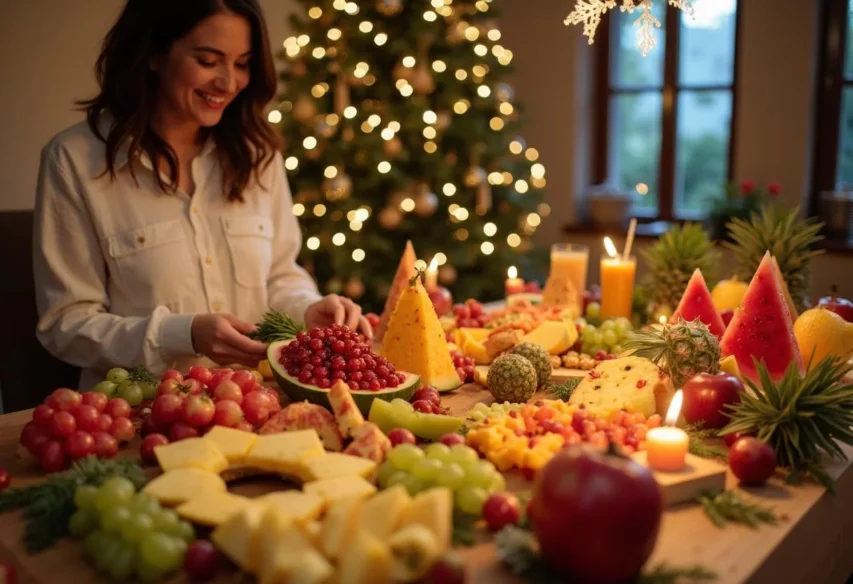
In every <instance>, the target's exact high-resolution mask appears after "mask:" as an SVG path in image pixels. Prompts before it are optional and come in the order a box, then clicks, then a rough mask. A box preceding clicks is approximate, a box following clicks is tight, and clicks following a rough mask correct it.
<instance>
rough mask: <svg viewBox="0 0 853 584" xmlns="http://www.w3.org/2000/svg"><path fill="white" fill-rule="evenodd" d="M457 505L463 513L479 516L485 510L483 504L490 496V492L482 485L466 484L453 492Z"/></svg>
mask: <svg viewBox="0 0 853 584" xmlns="http://www.w3.org/2000/svg"><path fill="white" fill-rule="evenodd" d="M453 497H454V499H455V501H456V507H458V508H459V510H460V511H462V512H463V513H468V514H469V515H475V516H477V517H479V516H480V514H481V513H482V512H483V505H484V504H485V503H486V499H488V498H489V493H488V492H487V491H486V489H483V488H481V487H470V486H464V487H462V488H461V489H459V490H457V491H455V492H454V493H453Z"/></svg>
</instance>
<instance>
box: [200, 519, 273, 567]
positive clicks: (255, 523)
mask: <svg viewBox="0 0 853 584" xmlns="http://www.w3.org/2000/svg"><path fill="white" fill-rule="evenodd" d="M263 513H264V508H263V507H262V506H260V505H248V506H246V507H244V508H243V510H242V511H239V512H237V513H235V514H234V515H232V516H231V517H230V518H229V519H228V520H227V521H225V522H224V523H223V524H222V525H220V526H219V527H217V528H216V529H214V530H213V533H211V534H210V539H211V540H212V541H213V543H215V544H216V547H218V548H219V549H220V550H222V553H224V554H225V555H226V556H228V558H229V559H230V560H231V561H232V562H234V563H235V564H237V565H238V566H240V568H241V569H242V570H244V571H249V556H250V553H251V548H252V538H253V537H254V534H255V533H256V532H257V530H258V527H259V526H260V524H261V517H262V516H263Z"/></svg>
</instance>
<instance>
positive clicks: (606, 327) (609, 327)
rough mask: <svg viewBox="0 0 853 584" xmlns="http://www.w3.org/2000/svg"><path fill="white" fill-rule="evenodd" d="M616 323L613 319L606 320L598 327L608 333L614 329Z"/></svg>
mask: <svg viewBox="0 0 853 584" xmlns="http://www.w3.org/2000/svg"><path fill="white" fill-rule="evenodd" d="M615 325H616V323H614V322H613V321H612V320H605V321H604V322H602V323H601V326H600V327H598V328H600V329H601V332H603V333H606V332H607V331H612V330H613V327H614V326H615Z"/></svg>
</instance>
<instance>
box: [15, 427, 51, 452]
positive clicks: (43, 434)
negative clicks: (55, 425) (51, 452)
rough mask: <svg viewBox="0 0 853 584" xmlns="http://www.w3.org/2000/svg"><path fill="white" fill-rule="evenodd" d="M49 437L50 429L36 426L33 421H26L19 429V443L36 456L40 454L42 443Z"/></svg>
mask: <svg viewBox="0 0 853 584" xmlns="http://www.w3.org/2000/svg"><path fill="white" fill-rule="evenodd" d="M50 439H51V435H50V430H48V429H47V428H42V427H40V426H36V424H35V423H34V422H28V423H27V425H26V426H24V429H23V430H22V431H21V439H20V442H21V445H22V446H23V447H24V448H26V449H27V450H28V451H29V453H30V454H32V455H33V456H35V457H36V458H38V457H39V456H41V450H42V448H44V445H45V444H47V443H48V442H49V441H50Z"/></svg>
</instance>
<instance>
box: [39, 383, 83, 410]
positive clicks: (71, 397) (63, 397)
mask: <svg viewBox="0 0 853 584" xmlns="http://www.w3.org/2000/svg"><path fill="white" fill-rule="evenodd" d="M82 399H83V398H82V396H81V395H80V394H79V393H78V392H76V391H74V390H73V389H66V388H64V387H63V388H59V389H57V390H54V392H53V393H52V394H50V397H48V398H47V400H45V403H46V404H47V405H49V406H50V407H52V408H53V409H54V410H59V411H67V410H70V409H71V408H73V407H74V406H76V405H77V404H79V403H80V400H82Z"/></svg>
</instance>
